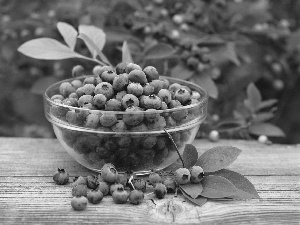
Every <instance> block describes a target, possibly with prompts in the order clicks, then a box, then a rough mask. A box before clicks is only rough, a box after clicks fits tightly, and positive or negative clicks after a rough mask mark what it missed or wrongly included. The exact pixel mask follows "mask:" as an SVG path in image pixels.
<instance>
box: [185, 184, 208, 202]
mask: <svg viewBox="0 0 300 225" xmlns="http://www.w3.org/2000/svg"><path fill="white" fill-rule="evenodd" d="M179 186H180V189H182V190H183V191H184V192H185V193H186V194H188V195H189V196H190V197H192V198H193V199H195V198H197V197H198V196H199V195H201V193H202V191H203V187H202V184H200V183H199V184H192V183H188V184H183V185H179Z"/></svg>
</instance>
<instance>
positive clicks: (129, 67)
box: [125, 63, 142, 74]
mask: <svg viewBox="0 0 300 225" xmlns="http://www.w3.org/2000/svg"><path fill="white" fill-rule="evenodd" d="M133 70H140V71H142V68H141V67H140V66H139V65H137V64H134V63H128V64H127V65H126V67H125V72H126V73H128V74H129V73H130V72H131V71H133Z"/></svg>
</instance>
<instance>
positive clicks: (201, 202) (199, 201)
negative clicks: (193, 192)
mask: <svg viewBox="0 0 300 225" xmlns="http://www.w3.org/2000/svg"><path fill="white" fill-rule="evenodd" d="M181 192H182V195H183V196H184V197H185V198H186V199H188V200H189V201H191V202H192V203H194V204H196V205H198V206H203V205H204V204H205V203H206V202H207V198H205V197H202V196H200V197H198V198H195V199H193V198H191V197H190V196H189V195H188V194H187V193H185V192H184V191H183V190H182V189H181Z"/></svg>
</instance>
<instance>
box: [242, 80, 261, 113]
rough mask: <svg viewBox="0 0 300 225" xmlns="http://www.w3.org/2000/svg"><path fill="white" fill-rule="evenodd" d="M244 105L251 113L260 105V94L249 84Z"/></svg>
mask: <svg viewBox="0 0 300 225" xmlns="http://www.w3.org/2000/svg"><path fill="white" fill-rule="evenodd" d="M244 104H245V105H246V106H247V107H248V108H249V109H250V110H251V112H256V111H257V109H258V108H259V106H260V104H261V94H260V92H259V90H258V88H257V87H256V86H255V85H254V84H253V83H250V84H249V85H248V87H247V99H246V100H245V102H244Z"/></svg>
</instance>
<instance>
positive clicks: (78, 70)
mask: <svg viewBox="0 0 300 225" xmlns="http://www.w3.org/2000/svg"><path fill="white" fill-rule="evenodd" d="M83 74H84V68H83V66H82V65H77V66H74V67H73V68H72V76H73V77H79V76H82V75H83Z"/></svg>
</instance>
